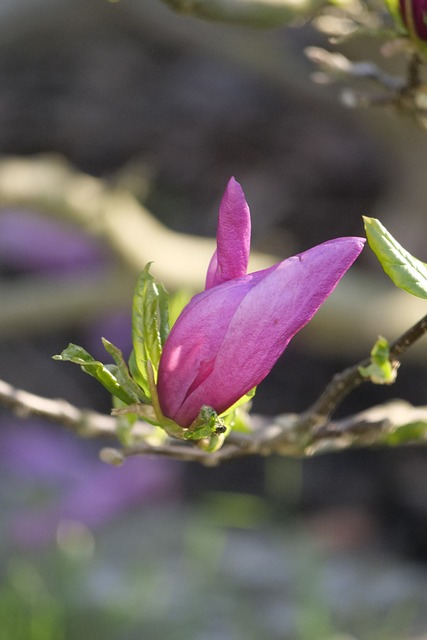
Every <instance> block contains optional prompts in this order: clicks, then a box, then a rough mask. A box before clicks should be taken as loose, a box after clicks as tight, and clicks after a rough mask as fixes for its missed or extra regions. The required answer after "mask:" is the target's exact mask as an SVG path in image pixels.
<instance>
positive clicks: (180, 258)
mask: <svg viewBox="0 0 427 640" xmlns="http://www.w3.org/2000/svg"><path fill="white" fill-rule="evenodd" d="M0 206H3V207H25V208H29V209H32V210H36V211H39V212H41V213H48V214H51V215H54V216H56V217H63V218H67V219H69V220H71V221H73V222H75V223H77V224H79V225H80V226H81V227H82V228H83V229H85V230H86V231H87V232H88V233H91V234H95V235H97V236H99V237H101V238H102V239H104V240H105V241H106V242H107V243H108V244H109V245H110V246H111V247H112V248H113V249H114V251H115V252H116V253H117V255H118V256H119V257H120V259H121V260H122V262H123V263H124V264H125V265H127V266H128V267H130V268H131V269H132V270H133V271H134V272H137V273H138V272H139V271H141V270H142V269H143V268H144V267H145V265H146V264H147V263H148V262H151V261H152V260H155V263H154V265H153V271H154V272H155V274H156V277H157V278H158V279H159V280H161V281H162V282H163V283H164V284H165V285H166V287H168V288H170V289H176V288H178V287H188V288H190V289H200V288H202V286H203V280H204V274H205V272H206V268H207V265H208V264H209V260H210V258H211V256H212V253H213V251H214V249H215V241H214V239H210V238H200V237H197V236H190V235H188V234H183V233H177V232H175V231H171V230H170V229H168V228H167V227H165V226H164V225H163V224H162V223H160V222H159V221H158V220H156V218H155V217H154V216H153V215H152V214H151V213H150V212H149V211H148V210H147V209H146V208H145V207H144V206H143V205H142V204H141V203H140V202H139V201H138V199H137V198H136V197H135V196H134V195H133V194H132V193H131V192H130V191H128V190H126V189H124V188H123V187H121V186H117V187H116V186H109V185H108V184H107V183H106V182H104V181H102V180H100V179H97V178H93V177H91V176H88V175H85V174H82V173H79V172H78V171H76V170H74V169H72V167H71V166H70V165H69V164H68V163H66V161H65V160H63V159H62V158H59V157H52V156H42V157H39V158H36V159H21V158H15V159H14V158H11V159H8V160H5V161H3V162H0ZM272 261H273V258H272V257H270V256H266V255H259V254H258V255H257V254H254V255H253V256H252V268H253V269H254V270H256V269H260V268H263V267H265V266H268V265H270V264H271V263H272Z"/></svg>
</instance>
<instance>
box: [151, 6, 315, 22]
mask: <svg viewBox="0 0 427 640" xmlns="http://www.w3.org/2000/svg"><path fill="white" fill-rule="evenodd" d="M163 2H164V3H165V4H167V5H169V6H170V7H171V8H172V9H174V10H175V11H177V12H179V13H183V14H185V15H189V16H193V17H196V18H203V19H204V20H215V21H220V22H227V23H231V24H240V25H246V26H252V27H279V26H282V25H285V24H289V23H291V22H293V21H295V20H296V19H301V18H303V17H307V16H309V15H313V14H314V13H315V12H316V11H317V10H318V9H319V7H321V6H323V5H324V4H325V3H324V2H323V1H322V0H163Z"/></svg>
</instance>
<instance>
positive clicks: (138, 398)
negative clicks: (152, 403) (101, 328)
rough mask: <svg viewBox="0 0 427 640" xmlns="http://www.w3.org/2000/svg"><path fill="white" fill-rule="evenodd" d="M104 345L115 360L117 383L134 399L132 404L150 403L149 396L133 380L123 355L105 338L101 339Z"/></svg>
mask: <svg viewBox="0 0 427 640" xmlns="http://www.w3.org/2000/svg"><path fill="white" fill-rule="evenodd" d="M101 340H102V344H103V345H104V348H105V350H106V351H107V353H109V354H110V356H111V357H112V358H113V360H114V362H115V363H116V366H117V373H116V377H117V381H118V382H119V384H120V386H121V387H122V389H123V390H124V391H126V393H127V394H128V395H129V396H130V397H131V398H132V402H145V403H148V402H149V400H148V398H147V396H146V395H145V394H144V392H143V391H142V389H141V387H140V386H139V385H138V384H137V383H136V382H135V380H133V379H132V377H131V375H130V373H129V369H128V367H127V364H126V362H125V361H124V358H123V354H122V352H121V351H120V349H118V348H117V347H115V346H114V345H113V344H111V342H109V341H108V340H106V339H105V338H101Z"/></svg>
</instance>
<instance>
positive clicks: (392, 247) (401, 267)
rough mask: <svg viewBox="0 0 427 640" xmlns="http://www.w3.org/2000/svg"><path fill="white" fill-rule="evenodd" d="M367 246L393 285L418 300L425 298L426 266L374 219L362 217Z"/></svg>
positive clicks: (426, 295)
mask: <svg viewBox="0 0 427 640" xmlns="http://www.w3.org/2000/svg"><path fill="white" fill-rule="evenodd" d="M363 220H364V223H365V230H366V236H367V238H368V242H369V246H370V247H371V249H372V251H373V252H374V253H375V255H376V256H377V258H378V260H379V261H380V263H381V265H382V268H383V269H384V271H385V272H386V274H387V275H388V276H389V278H391V280H392V281H393V282H394V284H395V285H396V286H397V287H399V289H403V290H404V291H407V292H408V293H411V294H412V295H414V296H418V297H419V298H427V265H426V264H425V263H424V262H421V260H418V259H417V258H414V256H412V255H411V254H410V253H409V252H408V251H406V249H404V248H403V247H402V246H401V245H400V244H399V243H398V242H397V240H395V239H394V238H393V236H392V235H391V233H389V232H388V231H387V229H386V228H385V227H384V226H383V225H382V224H381V222H380V221H379V220H376V219H375V218H367V217H366V216H363Z"/></svg>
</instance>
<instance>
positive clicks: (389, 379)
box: [359, 336, 397, 384]
mask: <svg viewBox="0 0 427 640" xmlns="http://www.w3.org/2000/svg"><path fill="white" fill-rule="evenodd" d="M359 373H360V374H361V375H362V376H363V377H364V378H370V379H371V381H372V382H373V383H374V384H393V382H394V381H395V380H396V376H397V366H396V365H393V364H392V363H391V362H390V347H389V344H388V342H387V340H386V339H385V338H383V337H382V336H380V337H379V338H378V340H377V341H376V343H375V344H374V346H373V348H372V351H371V364H369V365H368V366H367V367H359Z"/></svg>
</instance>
